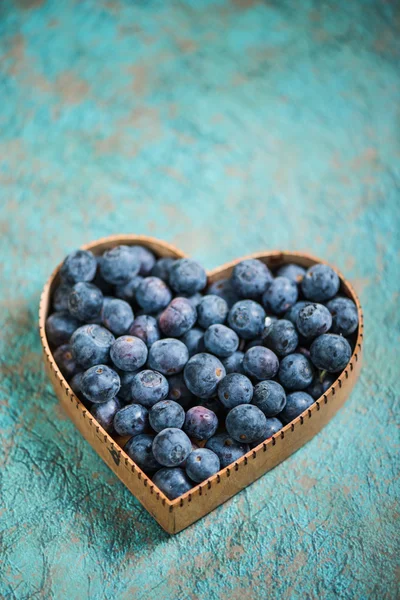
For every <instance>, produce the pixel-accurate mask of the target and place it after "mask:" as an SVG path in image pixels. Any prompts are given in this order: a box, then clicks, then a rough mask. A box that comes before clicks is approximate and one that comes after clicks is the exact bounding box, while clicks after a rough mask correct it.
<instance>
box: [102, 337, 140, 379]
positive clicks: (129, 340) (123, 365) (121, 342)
mask: <svg viewBox="0 0 400 600" xmlns="http://www.w3.org/2000/svg"><path fill="white" fill-rule="evenodd" d="M147 355H148V350H147V346H146V344H145V343H144V342H143V341H142V340H141V339H139V338H137V337H135V336H133V335H122V336H121V337H119V338H117V339H116V340H115V342H114V343H113V345H112V346H111V349H110V357H111V360H112V361H113V363H114V365H115V366H116V367H118V369H121V370H122V371H135V370H136V369H139V368H140V367H142V366H143V365H144V364H145V362H146V360H147Z"/></svg>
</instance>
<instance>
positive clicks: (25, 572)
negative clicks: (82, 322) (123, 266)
mask: <svg viewBox="0 0 400 600" xmlns="http://www.w3.org/2000/svg"><path fill="white" fill-rule="evenodd" d="M399 30H400V12H399V7H398V6H397V4H396V3H390V2H380V1H378V0H374V1H372V0H371V1H365V2H351V3H339V2H335V1H332V2H329V3H325V4H323V3H319V2H312V1H308V0H307V1H305V2H302V3H301V5H300V4H299V5H297V4H296V7H294V4H293V3H292V2H289V0H286V1H282V2H278V1H275V0H272V1H269V2H268V3H267V2H257V0H232V1H228V0H220V1H216V0H215V1H211V0H210V1H203V2H195V1H192V2H189V1H183V0H182V1H173V2H168V3H166V2H161V1H157V0H148V1H146V0H141V1H139V0H137V1H136V2H131V1H128V0H120V1H117V0H110V1H106V0H98V1H96V2H95V1H94V0H91V1H89V0H88V1H85V2H74V1H72V0H65V1H64V2H62V3H60V2H56V1H55V0H53V1H48V2H43V1H41V0H15V2H10V1H9V0H5V1H3V2H2V3H1V5H0V93H1V106H2V108H1V113H0V157H1V163H0V231H1V236H0V257H1V258H0V273H1V280H0V281H1V285H0V289H1V312H0V327H1V331H2V336H1V340H0V432H1V433H0V465H1V470H0V478H1V479H0V481H1V489H0V491H1V497H0V514H1V537H0V564H1V567H0V570H1V576H0V596H1V597H4V598H7V599H9V598H10V599H11V598H16V599H18V600H22V599H28V598H46V600H47V599H53V598H54V599H56V600H63V599H64V598H65V599H68V600H82V599H85V598H90V599H95V600H103V599H110V600H111V599H114V598H118V599H120V600H128V599H129V600H130V599H131V598H135V600H142V599H148V598H154V597H157V598H159V599H160V600H164V599H179V600H189V599H190V600H192V599H194V598H209V599H214V598H218V599H219V600H236V599H239V598H240V599H246V600H259V599H261V598H267V597H268V598H282V597H284V598H318V599H321V598H328V599H330V598H344V599H352V598H377V599H382V598H389V599H392V598H393V599H394V598H396V597H398V593H399V591H398V586H397V583H396V569H398V567H399V558H398V557H399V552H398V549H399V539H398V525H396V518H398V511H399V508H398V497H399V494H398V492H399V490H398V487H397V483H396V474H397V472H398V466H399V461H398V440H399V437H398V428H397V424H398V416H399V394H398V364H399V362H398V350H397V348H398V344H399V326H400V322H399V293H400V285H399V282H400V268H399V252H398V239H399V238H398V233H399V226H400V119H399V109H398V106H399V102H398V101H399V98H400V71H399V68H398V65H399V60H400V36H399ZM124 232H127V233H141V234H149V235H153V236H156V237H159V238H162V239H165V240H167V241H169V242H172V243H174V244H176V245H178V246H180V247H181V248H182V249H183V250H184V251H185V252H187V253H188V254H191V255H192V256H194V257H196V258H197V259H199V260H200V261H201V262H202V263H203V264H204V265H205V266H206V267H207V268H211V267H214V266H216V265H218V264H221V263H223V262H226V261H227V260H230V259H233V258H236V257H237V256H240V255H244V254H249V253H251V252H256V251H261V250H264V249H291V250H304V251H309V252H311V253H313V254H315V255H317V256H320V257H321V258H323V259H326V260H328V261H330V262H332V263H333V264H336V265H337V267H338V268H339V269H340V270H341V271H342V272H343V273H344V274H345V276H346V277H347V278H348V279H349V280H350V281H351V282H352V283H353V284H354V287H355V289H356V291H357V293H358V294H359V296H360V299H361V303H362V305H363V309H364V315H365V347H364V368H363V371H362V374H361V378H360V381H359V383H358V384H357V386H356V389H355V391H354V392H353V394H352V396H351V398H350V399H349V401H348V402H347V404H346V405H345V407H344V408H343V410H342V411H341V412H340V413H339V414H338V415H337V416H336V417H335V418H334V419H333V420H332V421H331V423H330V424H329V425H328V426H327V427H326V428H325V429H324V430H323V431H322V433H320V434H319V435H317V436H316V437H315V438H314V439H313V440H312V441H311V442H310V443H309V444H307V445H306V446H305V447H304V448H302V449H301V450H300V451H299V452H297V453H296V454H295V455H293V456H292V457H291V458H290V459H288V460H287V461H286V462H284V463H283V464H282V465H280V466H279V467H277V468H276V469H274V470H273V471H271V472H270V473H268V474H266V475H265V476H264V477H262V478H261V479H260V480H259V481H257V482H256V483H254V484H253V485H251V486H250V487H248V488H247V489H246V490H244V491H243V492H241V493H240V494H238V495H237V496H236V497H235V498H233V499H232V500H231V501H229V502H227V503H226V504H224V505H223V506H221V507H219V508H218V509H216V510H215V511H214V512H213V513H211V514H210V515H208V516H207V517H205V518H204V519H203V520H201V521H200V522H198V523H197V524H195V525H193V526H191V527H190V528H188V529H187V530H185V531H183V532H182V533H180V534H179V535H177V536H174V537H170V536H169V535H168V534H166V533H164V532H163V531H162V530H161V528H160V527H159V526H158V525H157V524H156V523H155V521H154V520H153V519H152V517H151V516H150V515H148V514H147V512H146V511H145V510H144V509H142V508H141V506H140V505H139V503H138V502H137V501H136V500H135V499H134V498H133V497H132V496H131V495H130V493H129V492H128V491H127V490H126V489H125V488H124V486H123V485H122V484H121V483H120V482H119V481H118V480H117V479H116V477H115V476H114V475H113V474H112V473H111V471H109V470H108V468H107V467H106V466H105V465H104V464H103V462H102V461H101V459H100V458H99V457H98V456H97V455H96V453H95V452H94V451H93V450H92V448H91V447H90V446H89V445H88V444H87V443H86V442H85V441H84V440H83V439H82V438H81V436H80V434H79V433H78V432H77V430H76V429H75V428H74V426H73V425H72V423H70V422H69V420H68V419H67V418H66V417H65V415H64V414H63V412H62V409H61V408H60V407H59V405H58V403H57V401H56V398H55V396H54V394H53V392H52V390H51V387H50V384H49V383H48V382H47V379H46V376H45V373H44V369H43V366H42V357H41V349H40V340H39V336H38V332H37V308H38V302H39V295H40V292H41V289H42V286H43V284H44V281H45V280H46V279H47V278H48V276H49V274H50V272H51V271H52V269H53V268H54V266H55V265H56V264H57V263H58V262H59V261H60V260H61V259H62V258H63V256H64V255H65V254H66V253H67V252H68V251H70V250H71V249H73V248H75V247H78V246H80V245H82V244H84V243H86V242H88V241H90V240H93V239H96V238H99V237H102V236H105V235H109V234H113V233H124Z"/></svg>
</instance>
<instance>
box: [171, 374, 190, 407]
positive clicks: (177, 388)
mask: <svg viewBox="0 0 400 600" xmlns="http://www.w3.org/2000/svg"><path fill="white" fill-rule="evenodd" d="M168 383H169V397H170V398H172V399H173V400H175V401H176V402H178V403H179V404H180V405H181V406H182V407H183V408H184V409H185V410H186V409H187V408H189V407H190V405H191V404H192V403H193V400H194V396H193V394H192V392H190V391H189V390H188V388H187V386H186V384H185V381H184V379H183V373H179V374H178V375H171V377H168Z"/></svg>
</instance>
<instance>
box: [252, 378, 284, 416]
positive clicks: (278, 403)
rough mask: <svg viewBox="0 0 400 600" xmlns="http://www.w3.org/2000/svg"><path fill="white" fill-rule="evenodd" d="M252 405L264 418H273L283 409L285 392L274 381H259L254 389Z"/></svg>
mask: <svg viewBox="0 0 400 600" xmlns="http://www.w3.org/2000/svg"><path fill="white" fill-rule="evenodd" d="M253 404H254V406H257V408H259V409H260V410H262V412H263V413H264V415H265V416H266V417H275V415H278V414H279V413H280V412H282V410H283V409H284V408H285V405H286V394H285V390H284V389H283V387H282V386H281V385H280V384H279V383H277V382H276V381H260V383H257V385H256V386H255V388H254V396H253Z"/></svg>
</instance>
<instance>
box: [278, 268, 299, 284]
mask: <svg viewBox="0 0 400 600" xmlns="http://www.w3.org/2000/svg"><path fill="white" fill-rule="evenodd" d="M276 274H277V276H278V277H286V278H287V279H290V280H291V281H294V283H297V285H299V284H300V283H301V282H302V281H303V277H304V275H305V274H306V270H305V269H304V268H303V267H300V265H294V264H291V263H290V264H288V265H283V266H282V267H280V268H279V269H278V271H277V273H276Z"/></svg>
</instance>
